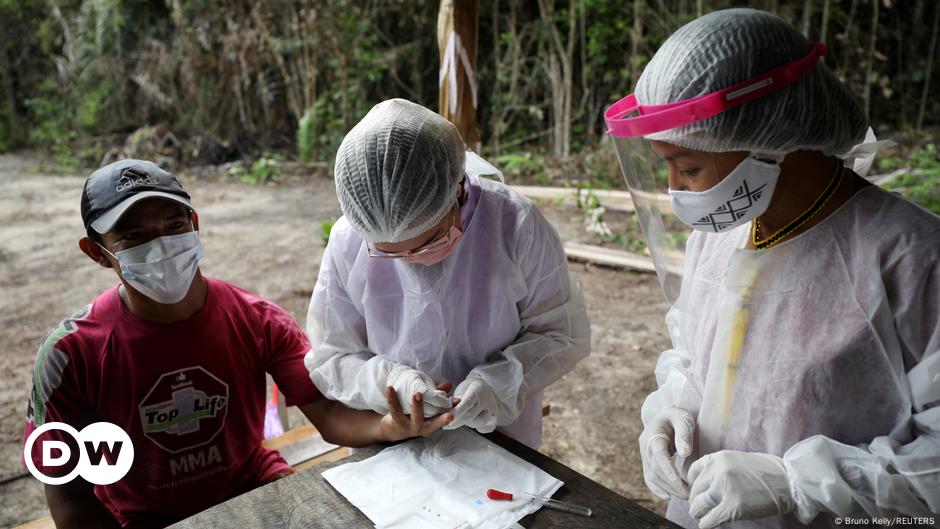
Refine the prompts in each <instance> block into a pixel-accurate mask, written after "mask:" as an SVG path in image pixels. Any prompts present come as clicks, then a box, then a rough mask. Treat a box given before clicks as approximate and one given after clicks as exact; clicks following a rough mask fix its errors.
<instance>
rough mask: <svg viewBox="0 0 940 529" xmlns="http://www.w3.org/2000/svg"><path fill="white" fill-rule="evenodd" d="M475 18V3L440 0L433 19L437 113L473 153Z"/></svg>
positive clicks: (477, 6)
mask: <svg viewBox="0 0 940 529" xmlns="http://www.w3.org/2000/svg"><path fill="white" fill-rule="evenodd" d="M479 16H480V1H479V0H441V8H440V11H439V12H438V17H437V47H438V51H439V53H440V57H441V69H440V76H439V77H438V78H439V79H440V85H439V92H438V93H439V94H440V97H439V105H440V113H441V115H442V116H444V117H445V118H446V119H447V120H448V121H450V122H451V123H453V124H454V125H455V126H456V127H457V130H458V131H460V136H461V137H462V138H463V142H464V144H465V145H466V146H467V148H468V149H471V150H473V151H475V152H480V130H479V128H477V102H478V99H477V80H476V65H477V33H478V29H479Z"/></svg>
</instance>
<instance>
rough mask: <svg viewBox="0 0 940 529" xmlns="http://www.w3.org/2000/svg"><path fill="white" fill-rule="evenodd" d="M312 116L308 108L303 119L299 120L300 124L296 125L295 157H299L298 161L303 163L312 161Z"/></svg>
mask: <svg viewBox="0 0 940 529" xmlns="http://www.w3.org/2000/svg"><path fill="white" fill-rule="evenodd" d="M313 116H314V114H313V112H312V111H311V109H309V108H308V109H307V110H306V111H305V112H304V115H303V117H302V118H300V123H298V125H297V155H298V156H300V161H301V162H303V163H310V162H311V161H313V147H314V145H313V144H314V138H313V135H314V117H313Z"/></svg>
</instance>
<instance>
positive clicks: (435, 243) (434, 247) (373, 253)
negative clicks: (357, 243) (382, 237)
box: [366, 204, 460, 259]
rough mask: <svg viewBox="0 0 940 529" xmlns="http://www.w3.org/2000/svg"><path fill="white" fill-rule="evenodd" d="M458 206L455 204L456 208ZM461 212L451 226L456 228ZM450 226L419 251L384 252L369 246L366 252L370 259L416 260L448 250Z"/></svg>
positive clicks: (454, 217) (455, 215) (455, 216)
mask: <svg viewBox="0 0 940 529" xmlns="http://www.w3.org/2000/svg"><path fill="white" fill-rule="evenodd" d="M456 206H457V204H454V207H455V208H456ZM459 211H460V209H459V208H457V210H456V211H455V212H454V215H453V220H452V221H451V224H450V226H455V225H456V224H457V213H458V212H459ZM450 226H448V229H447V233H446V234H445V235H444V236H443V237H441V238H439V239H436V240H432V241H431V242H429V243H427V244H425V245H424V246H422V247H420V248H418V249H417V250H405V251H404V252H391V253H388V252H383V251H381V250H373V249H372V248H371V247H370V246H369V245H368V244H367V245H366V251H367V252H368V253H369V257H375V258H376V259H409V258H414V257H417V256H419V255H424V254H428V253H432V252H435V251H440V249H441V248H446V247H448V246H450V243H451V239H450Z"/></svg>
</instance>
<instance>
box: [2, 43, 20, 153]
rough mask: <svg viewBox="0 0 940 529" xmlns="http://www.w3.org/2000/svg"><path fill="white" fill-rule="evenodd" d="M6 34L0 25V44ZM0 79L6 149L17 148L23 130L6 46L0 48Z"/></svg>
mask: <svg viewBox="0 0 940 529" xmlns="http://www.w3.org/2000/svg"><path fill="white" fill-rule="evenodd" d="M6 33H7V30H6V28H5V26H3V25H0V42H3V43H6V42H7V40H6V39H7V35H6ZM0 79H2V81H3V98H4V100H5V102H6V107H7V137H8V138H9V140H10V143H9V145H7V147H19V146H20V144H21V142H22V141H23V132H24V130H23V127H22V125H21V124H20V118H19V112H18V111H17V108H16V87H15V86H14V85H13V69H12V68H10V58H9V56H8V55H7V47H6V46H0Z"/></svg>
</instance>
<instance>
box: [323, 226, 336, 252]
mask: <svg viewBox="0 0 940 529" xmlns="http://www.w3.org/2000/svg"><path fill="white" fill-rule="evenodd" d="M334 224H336V220H325V221H323V222H321V223H320V237H321V240H322V241H323V246H326V245H327V243H329V242H330V232H331V231H333V225H334Z"/></svg>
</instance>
